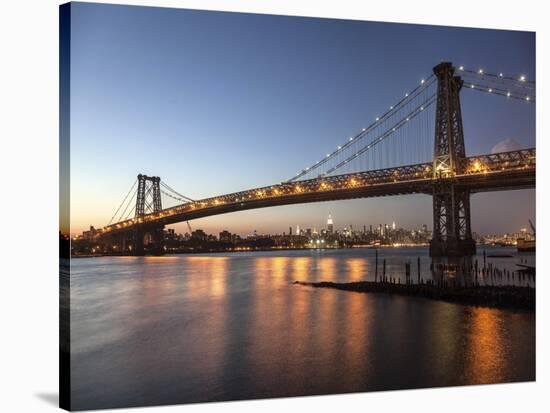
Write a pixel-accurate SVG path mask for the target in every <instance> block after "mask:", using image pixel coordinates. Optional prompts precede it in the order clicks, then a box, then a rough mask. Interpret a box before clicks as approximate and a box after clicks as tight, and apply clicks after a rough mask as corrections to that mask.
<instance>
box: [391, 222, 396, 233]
mask: <svg viewBox="0 0 550 413" xmlns="http://www.w3.org/2000/svg"><path fill="white" fill-rule="evenodd" d="M391 229H393V230H394V231H395V221H393V223H392V224H391Z"/></svg>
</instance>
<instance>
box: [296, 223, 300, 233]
mask: <svg viewBox="0 0 550 413" xmlns="http://www.w3.org/2000/svg"><path fill="white" fill-rule="evenodd" d="M296 235H300V225H296Z"/></svg>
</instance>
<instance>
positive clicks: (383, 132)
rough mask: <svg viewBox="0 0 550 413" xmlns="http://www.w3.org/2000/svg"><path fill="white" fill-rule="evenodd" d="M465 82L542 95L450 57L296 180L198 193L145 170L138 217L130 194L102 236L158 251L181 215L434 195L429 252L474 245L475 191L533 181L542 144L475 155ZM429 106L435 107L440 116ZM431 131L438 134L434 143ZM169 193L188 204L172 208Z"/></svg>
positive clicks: (494, 91) (457, 251)
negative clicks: (191, 194)
mask: <svg viewBox="0 0 550 413" xmlns="http://www.w3.org/2000/svg"><path fill="white" fill-rule="evenodd" d="M464 86H466V87H464ZM463 89H465V90H474V91H476V92H483V93H485V94H489V95H493V96H500V98H501V99H506V100H508V101H516V102H522V104H527V105H533V104H534V103H535V98H536V96H535V83H534V82H531V81H527V80H526V78H525V76H519V77H518V76H515V77H509V76H503V75H502V74H498V75H497V74H490V73H486V72H485V71H483V70H478V71H472V70H468V69H465V68H464V67H463V66H460V67H459V68H458V70H457V69H455V67H454V66H453V65H452V63H450V62H443V63H440V64H438V65H437V66H435V67H434V68H433V74H431V75H430V76H429V77H427V78H425V79H422V80H421V82H420V85H417V86H416V87H415V88H414V89H412V90H411V91H410V92H408V93H405V97H402V98H401V99H400V100H399V101H398V102H397V103H396V104H395V105H392V106H390V107H389V109H388V110H387V111H386V112H385V113H384V114H382V115H380V116H378V117H376V119H375V120H374V121H373V122H372V123H371V124H370V125H368V126H367V127H366V128H363V129H362V130H361V131H360V132H359V133H357V134H356V135H354V136H351V137H349V138H348V139H347V140H346V142H344V143H342V144H341V145H339V146H338V147H337V149H336V150H334V151H332V152H330V153H327V154H326V156H324V157H323V158H322V159H320V160H319V161H317V162H316V163H314V164H313V165H311V166H309V167H307V168H305V169H303V170H301V171H300V172H298V174H297V175H295V176H294V177H293V178H291V179H289V180H288V181H285V182H282V183H279V184H275V185H270V186H265V187H261V188H253V189H248V190H245V191H241V192H235V193H230V194H224V195H219V196H215V197H210V198H204V199H199V200H192V199H190V198H188V197H185V196H184V195H181V194H179V193H177V192H176V191H174V190H173V189H171V188H170V187H169V186H168V185H167V184H166V183H164V182H161V180H160V178H159V177H149V176H146V175H138V180H137V181H136V182H137V183H138V187H137V191H136V192H135V193H134V196H136V204H135V214H134V216H133V217H131V218H130V214H131V213H132V209H130V214H128V215H125V214H126V211H127V208H128V207H129V206H131V202H132V199H133V198H130V201H129V202H128V203H127V204H126V208H125V209H124V210H123V212H122V214H121V215H120V217H119V218H118V220H115V217H116V216H117V214H118V211H119V210H117V211H116V212H115V214H114V215H113V218H112V219H111V221H113V220H114V221H113V222H115V223H113V224H109V225H107V226H105V227H103V228H102V229H100V230H98V231H97V235H96V239H97V240H100V241H102V242H104V243H106V244H109V243H110V244H111V245H113V244H116V245H120V246H121V248H119V249H117V250H118V251H120V250H126V248H127V247H128V248H130V246H131V250H132V252H133V253H137V254H141V253H143V252H144V237H145V235H146V234H148V235H149V237H148V239H150V240H152V244H153V245H154V246H155V249H156V251H157V252H162V243H163V233H164V232H163V228H164V226H166V225H170V224H175V223H177V222H182V221H189V220H192V219H197V218H203V217H208V216H213V215H220V214H226V213H230V212H237V211H244V210H248V209H256V208H266V207H273V206H278V205H291V204H303V203H310V202H321V201H334V200H343V199H353V198H369V197H379V196H391V195H405V194H426V195H431V196H432V199H433V237H432V240H431V243H430V254H431V255H434V256H438V255H439V256H441V255H469V254H473V253H475V248H476V247H475V241H474V240H473V238H472V229H471V217H470V215H471V214H470V195H471V194H472V193H476V192H484V191H501V190H508V189H523V188H534V187H535V179H536V151H535V149H534V148H531V149H525V150H515V151H510V152H502V153H494V154H487V155H479V156H470V157H467V156H466V148H465V143H464V129H463V124H462V109H461V103H460V92H461V90H463ZM429 107H431V108H434V117H433V122H432V119H431V118H430V117H429V116H430V114H429V113H430V111H429V110H427V109H428V108H429ZM430 124H431V125H432V126H433V131H432V130H431V129H430V128H431V126H429V125H430ZM428 136H433V137H434V139H433V143H430V142H428V140H427V137H428ZM424 141H426V144H424ZM426 149H427V150H426ZM423 150H426V151H425V152H424V155H423V154H422V153H423ZM361 162H362V163H361ZM134 185H135V184H134ZM163 188H164V189H166V190H168V191H171V194H170V193H167V192H163ZM132 190H133V187H132V188H131V189H130V192H129V193H128V195H126V198H125V199H124V201H123V202H122V204H121V207H122V205H123V204H124V203H125V201H126V199H127V198H128V196H129V195H130V193H131V192H132ZM161 193H164V194H165V195H167V196H171V197H172V198H175V199H178V200H179V202H180V203H179V204H178V205H176V206H173V207H171V208H163V207H162V200H161ZM174 195H176V196H174ZM121 207H119V209H120V208H121ZM116 221H118V222H116Z"/></svg>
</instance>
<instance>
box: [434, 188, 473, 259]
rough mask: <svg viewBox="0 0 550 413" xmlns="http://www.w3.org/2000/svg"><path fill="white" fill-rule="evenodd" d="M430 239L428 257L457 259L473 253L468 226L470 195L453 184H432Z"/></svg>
mask: <svg viewBox="0 0 550 413" xmlns="http://www.w3.org/2000/svg"><path fill="white" fill-rule="evenodd" d="M433 217H434V226H433V237H432V240H431V242H430V255H431V256H432V257H434V256H435V257H438V256H461V255H473V254H475V253H476V243H475V241H474V240H473V238H472V229H471V226H470V222H471V221H470V193H469V191H468V190H465V189H458V188H456V187H455V185H453V184H448V185H442V184H436V185H435V187H434V194H433Z"/></svg>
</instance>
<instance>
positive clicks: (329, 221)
mask: <svg viewBox="0 0 550 413" xmlns="http://www.w3.org/2000/svg"><path fill="white" fill-rule="evenodd" d="M327 231H328V233H329V234H332V233H333V232H334V223H333V222H332V216H331V215H330V214H328V219H327Z"/></svg>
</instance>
